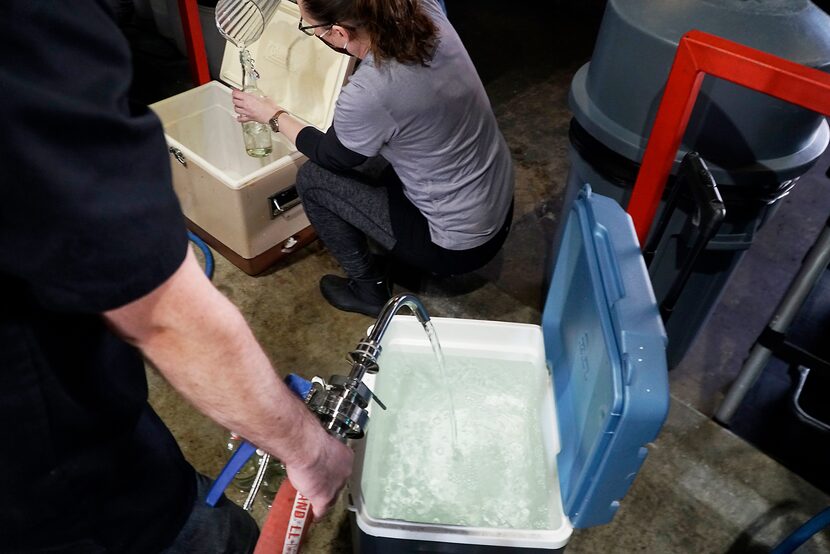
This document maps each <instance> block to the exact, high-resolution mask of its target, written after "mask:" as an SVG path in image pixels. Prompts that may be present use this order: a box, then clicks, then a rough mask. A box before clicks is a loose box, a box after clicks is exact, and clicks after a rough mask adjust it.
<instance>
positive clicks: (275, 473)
mask: <svg viewBox="0 0 830 554" xmlns="http://www.w3.org/2000/svg"><path fill="white" fill-rule="evenodd" d="M283 479H285V466H284V465H283V464H282V463H281V462H280V461H279V460H275V459H274V458H271V461H269V462H268V468H267V469H266V470H265V477H264V478H263V480H262V489H261V491H262V501H263V502H264V503H265V505H266V506H267V507H268V508H270V507H271V504H273V503H274V498H275V497H276V496H277V491H279V490H280V485H282V481H283Z"/></svg>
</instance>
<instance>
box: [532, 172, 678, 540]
mask: <svg viewBox="0 0 830 554" xmlns="http://www.w3.org/2000/svg"><path fill="white" fill-rule="evenodd" d="M542 331H543V333H544V341H545V356H546V359H547V362H548V366H549V367H550V368H551V370H552V373H553V383H554V392H555V397H556V411H557V416H558V421H559V435H560V440H561V443H562V444H561V450H560V452H559V456H558V459H557V466H558V469H559V482H560V487H561V493H562V502H563V505H564V509H565V513H566V514H567V515H568V517H569V518H570V520H571V523H572V524H573V526H574V527H590V526H593V525H600V524H603V523H608V522H609V521H611V519H612V518H613V517H614V513H615V512H616V511H617V508H619V502H620V500H621V499H622V497H623V496H624V495H625V493H626V492H627V491H628V488H629V487H630V486H631V483H632V482H633V481H634V477H635V476H636V475H637V472H638V471H639V469H640V466H641V465H642V463H643V461H644V460H645V457H646V454H647V449H646V444H647V443H648V442H649V441H652V440H654V438H655V437H656V436H657V433H658V432H659V430H660V428H661V427H662V425H663V422H664V421H665V419H666V415H667V414H668V409H669V386H668V370H667V366H666V332H665V330H664V328H663V323H662V320H661V319H660V315H659V312H658V310H657V304H656V302H655V299H654V293H653V292H652V289H651V281H650V280H649V277H648V272H647V271H646V267H645V263H644V262H643V258H642V255H641V253H640V247H639V243H638V241H637V238H636V235H635V234H634V227H633V225H632V222H631V218H630V217H629V216H628V214H626V213H625V212H624V211H623V209H622V208H621V207H620V206H619V205H618V204H617V203H616V202H614V201H613V200H611V199H610V198H606V197H604V196H600V195H597V194H593V193H592V192H591V189H590V187H589V186H587V185H586V186H585V187H584V188H583V189H582V190H581V191H580V193H579V196H578V198H577V199H576V200H575V201H574V204H573V208H572V210H571V212H570V217H568V221H567V224H566V226H565V231H564V235H563V238H562V243H561V246H560V250H559V254H558V256H557V260H556V265H555V266H554V272H553V278H552V280H551V285H550V289H549V291H548V297H547V301H546V303H545V310H544V312H543V314H542Z"/></svg>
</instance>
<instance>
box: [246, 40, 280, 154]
mask: <svg viewBox="0 0 830 554" xmlns="http://www.w3.org/2000/svg"><path fill="white" fill-rule="evenodd" d="M239 62H240V63H241V64H242V90H243V91H244V92H247V93H249V94H253V95H254V96H258V97H260V98H264V97H265V95H264V94H263V93H262V91H261V90H259V88H257V79H258V78H259V73H257V71H256V69H254V60H253V58H251V53H250V52H248V50H247V49H245V48H243V49H242V50H240V51H239ZM242 138H244V139H245V152H247V153H248V155H249V156H253V157H255V158H263V157H265V156H268V155H269V154H271V150H272V148H273V147H272V146H271V128H270V127H269V126H268V124H267V123H260V122H258V121H246V122H245V123H243V124H242Z"/></svg>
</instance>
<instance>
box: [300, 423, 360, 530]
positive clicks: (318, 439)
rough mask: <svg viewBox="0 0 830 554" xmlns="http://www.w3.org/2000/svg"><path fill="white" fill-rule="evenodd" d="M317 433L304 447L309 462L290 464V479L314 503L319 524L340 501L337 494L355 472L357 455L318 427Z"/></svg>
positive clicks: (314, 511) (312, 504)
mask: <svg viewBox="0 0 830 554" xmlns="http://www.w3.org/2000/svg"><path fill="white" fill-rule="evenodd" d="M317 428H318V429H317V432H316V433H309V434H310V435H313V436H312V437H309V442H308V443H307V444H304V445H302V449H301V450H302V452H304V453H308V459H307V460H303V461H301V462H295V463H286V464H285V469H286V472H287V474H288V479H289V481H291V484H292V485H294V488H295V489H297V491H298V492H300V493H301V494H302V495H303V496H305V497H306V498H308V500H309V501H310V502H311V507H312V511H313V513H314V519H315V521H319V520H320V519H321V518H322V517H323V516H325V515H326V512H327V511H328V510H329V508H331V507H332V505H333V504H334V502H335V501H336V500H337V493H338V492H339V491H340V489H342V488H343V486H344V485H345V484H346V480H347V479H348V478H349V475H351V472H352V461H353V459H354V453H353V452H352V450H351V449H350V448H349V447H347V446H346V445H344V444H343V443H341V442H340V441H338V440H337V439H335V438H334V437H332V436H331V435H329V434H328V433H327V432H326V431H325V430H324V429H323V427H322V425H317Z"/></svg>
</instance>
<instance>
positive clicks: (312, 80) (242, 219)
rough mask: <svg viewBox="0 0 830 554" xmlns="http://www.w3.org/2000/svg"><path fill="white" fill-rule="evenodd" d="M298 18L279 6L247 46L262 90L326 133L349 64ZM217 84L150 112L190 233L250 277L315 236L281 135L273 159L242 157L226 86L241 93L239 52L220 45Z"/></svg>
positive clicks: (293, 154)
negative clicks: (164, 141)
mask: <svg viewBox="0 0 830 554" xmlns="http://www.w3.org/2000/svg"><path fill="white" fill-rule="evenodd" d="M299 18H300V12H299V9H298V8H297V5H296V4H294V3H293V2H282V3H280V6H279V8H278V9H277V12H276V13H275V14H274V17H273V18H272V19H271V22H270V23H269V25H268V27H267V28H266V29H265V32H264V33H263V34H262V37H260V39H259V40H258V41H256V42H255V43H254V44H252V45H250V46H249V47H248V50H249V51H250V52H251V56H252V57H253V58H254V60H255V65H256V68H257V71H258V72H259V74H260V81H259V88H260V89H261V90H262V91H263V92H264V93H265V94H267V95H268V96H269V97H271V98H273V99H275V100H276V101H277V102H278V103H279V104H280V105H281V106H283V107H284V108H285V109H287V110H288V111H289V112H290V113H291V114H292V115H294V116H296V117H298V118H300V119H302V120H303V121H305V122H307V123H308V124H310V125H313V126H314V127H316V128H318V129H320V130H322V131H325V130H326V129H327V128H328V127H329V125H331V121H332V118H333V117H334V104H335V100H336V99H337V95H338V94H339V92H340V88H341V87H342V86H343V83H344V82H345V80H346V78H347V76H348V75H349V74H350V73H351V70H352V68H353V58H350V57H348V56H343V55H341V54H337V53H335V52H333V51H332V50H330V49H329V48H328V47H326V45H325V44H323V43H322V42H320V41H319V40H317V39H315V38H313V37H309V36H307V35H305V34H304V33H302V32H301V31H299V30H298V29H297V24H298V22H299ZM221 79H222V81H223V82H218V81H211V82H210V83H207V84H205V85H202V86H200V87H197V88H194V89H192V90H189V91H187V92H183V93H181V94H177V95H176V96H172V97H170V98H167V99H165V100H162V101H160V102H156V103H155V104H153V105H152V106H150V107H151V108H152V109H153V110H154V111H155V112H156V114H158V116H159V118H160V119H161V122H162V124H163V126H164V132H165V136H166V138H167V144H168V146H169V147H170V163H171V166H172V170H173V187H174V189H175V190H176V194H177V195H178V197H179V201H180V202H181V206H182V211H183V212H184V215H185V217H186V218H187V221H188V226H189V227H190V228H191V230H193V232H195V233H196V234H198V235H199V236H200V237H202V238H203V239H204V240H205V241H206V242H207V243H208V244H210V245H211V246H212V247H213V248H215V249H216V250H217V251H218V252H220V253H221V254H222V255H223V256H225V257H226V258H228V260H230V261H231V262H232V263H233V264H234V265H236V266H237V267H239V268H240V269H242V270H243V271H245V272H246V273H248V274H251V275H254V274H257V273H260V272H262V271H263V270H265V269H266V268H268V267H270V266H271V265H273V264H274V263H275V262H276V261H277V260H279V259H280V258H282V257H283V256H285V255H287V254H290V253H291V252H294V251H296V250H298V249H299V248H302V247H303V246H305V245H306V244H308V243H309V242H311V241H313V240H314V239H315V238H316V234H315V233H314V230H313V229H312V228H311V226H310V224H309V221H308V218H307V217H306V215H305V213H304V211H303V208H302V206H301V205H300V203H299V198H298V197H297V193H296V190H295V188H294V181H295V177H296V175H297V170H298V169H299V167H300V166H301V165H302V164H303V163H304V162H305V161H306V159H307V158H306V157H305V156H303V155H302V154H301V153H300V152H298V151H297V149H296V148H294V146H293V145H292V144H291V143H290V142H288V141H287V140H285V138H284V137H283V136H282V135H280V134H273V135H272V139H273V145H274V150H273V152H272V153H271V155H270V156H267V157H264V158H253V157H250V156H248V155H247V154H246V153H245V146H244V142H243V139H242V127H241V124H240V123H239V122H238V121H237V120H236V116H235V114H234V111H233V104H232V102H231V88H230V87H229V86H226V84H225V83H227V84H228V85H231V86H232V87H234V88H241V86H242V68H241V66H240V63H239V51H238V49H237V48H235V47H234V46H233V45H229V47H226V48H225V55H224V58H223V60H222V72H221Z"/></svg>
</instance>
